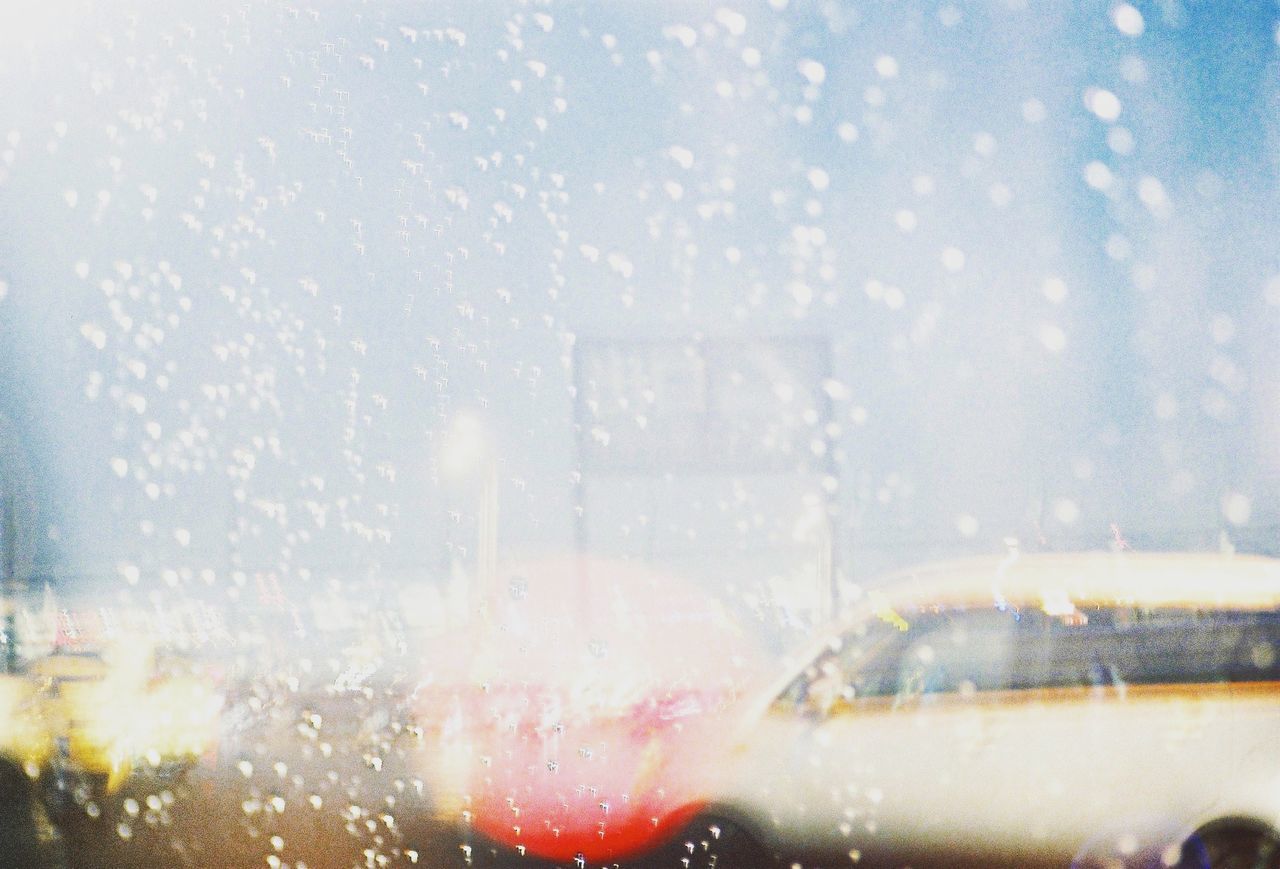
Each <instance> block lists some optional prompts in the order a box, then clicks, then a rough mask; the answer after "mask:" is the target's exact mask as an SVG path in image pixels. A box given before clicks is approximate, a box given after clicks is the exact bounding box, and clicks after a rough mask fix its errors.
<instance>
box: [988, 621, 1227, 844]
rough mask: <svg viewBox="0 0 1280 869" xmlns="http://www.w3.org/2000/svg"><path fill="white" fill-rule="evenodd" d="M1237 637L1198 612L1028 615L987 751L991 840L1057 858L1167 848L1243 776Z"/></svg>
mask: <svg viewBox="0 0 1280 869" xmlns="http://www.w3.org/2000/svg"><path fill="white" fill-rule="evenodd" d="M1232 642H1233V641H1232V640H1231V639H1230V638H1228V637H1224V636H1223V635H1222V633H1221V632H1206V631H1205V630H1203V628H1202V627H1201V626H1200V625H1199V624H1198V623H1197V622H1195V621H1194V617H1193V615H1192V614H1190V613H1187V612H1177V611H1169V612H1162V613H1150V612H1148V613H1145V614H1144V613H1143V612H1141V611H1139V610H1136V609H1134V608H1130V607H1119V606H1107V607H1092V608H1086V609H1083V610H1073V611H1070V612H1065V613H1059V614H1058V615H1054V616H1050V615H1047V614H1045V613H1043V612H1038V613H1037V612H1034V611H1033V612H1028V613H1027V614H1026V615H1025V616H1024V618H1023V619H1022V620H1021V623H1020V624H1019V627H1018V630H1017V632H1016V640H1015V643H1014V645H1015V647H1016V648H1017V649H1018V652H1017V656H1016V657H1017V658H1018V666H1017V672H1016V674H1015V675H1014V678H1012V679H1011V681H1010V685H1009V689H1010V690H1009V691H1007V692H1004V693H1003V694H995V695H992V696H990V697H989V698H987V702H986V704H985V706H986V708H985V712H984V716H983V719H984V723H985V731H984V740H985V743H984V746H983V748H982V750H981V752H980V753H979V756H978V757H977V758H976V760H975V768H976V769H977V770H978V771H979V773H980V775H981V776H982V780H983V781H985V782H987V783H988V785H987V787H986V792H987V794H988V796H987V800H988V804H989V805H990V806H992V807H993V809H994V814H995V815H996V816H993V817H991V818H990V819H989V821H990V824H989V827H990V831H991V833H992V836H993V838H994V839H996V840H999V841H1002V842H1005V843H1007V849H1006V850H1007V851H1008V852H1009V853H1010V854H1012V855H1020V856H1023V857H1027V858H1031V857H1043V858H1044V859H1045V860H1059V859H1061V860H1069V859H1079V860H1088V859H1093V858H1096V859H1100V860H1106V859H1112V858H1117V857H1123V858H1131V857H1133V856H1134V854H1135V853H1138V852H1149V853H1150V854H1151V855H1152V856H1153V858H1154V856H1155V855H1158V854H1159V853H1160V851H1161V850H1162V849H1163V848H1164V847H1166V846H1167V845H1168V844H1169V843H1170V841H1171V840H1172V839H1176V838H1177V837H1178V835H1179V834H1180V831H1182V830H1183V829H1184V827H1185V825H1186V824H1187V823H1188V822H1189V821H1190V820H1191V819H1194V818H1196V817H1199V816H1202V815H1203V814H1205V813H1207V812H1210V811H1211V810H1212V807H1213V805H1214V803H1215V800H1216V799H1217V794H1218V793H1219V792H1220V785H1221V781H1222V780H1223V778H1224V777H1227V776H1230V774H1231V773H1230V770H1231V769H1232V768H1233V764H1234V759H1233V749H1232V747H1231V745H1232V742H1233V740H1232V738H1231V727H1232V722H1231V714H1230V709H1229V704H1228V698H1229V686H1228V684H1227V681H1226V673H1225V672H1224V669H1223V665H1222V662H1221V661H1220V660H1219V659H1220V658H1221V651H1222V649H1223V648H1225V647H1227V646H1229V645H1230V644H1231V643H1232Z"/></svg>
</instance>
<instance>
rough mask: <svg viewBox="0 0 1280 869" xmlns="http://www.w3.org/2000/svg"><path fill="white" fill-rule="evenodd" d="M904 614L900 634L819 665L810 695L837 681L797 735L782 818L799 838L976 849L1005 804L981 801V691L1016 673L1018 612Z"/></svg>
mask: <svg viewBox="0 0 1280 869" xmlns="http://www.w3.org/2000/svg"><path fill="white" fill-rule="evenodd" d="M895 615H896V616H897V617H898V619H899V621H898V623H897V628H896V629H895V631H894V632H893V633H894V636H893V637H892V638H890V639H887V640H884V641H881V642H880V643H879V644H878V645H876V646H875V647H874V648H873V649H872V650H871V651H870V652H867V653H861V654H845V655H843V656H838V657H833V658H832V659H831V660H830V661H828V662H825V663H824V664H819V666H818V667H817V668H816V669H817V670H818V671H819V672H816V673H814V674H813V678H812V679H811V684H810V686H809V689H808V690H809V692H810V696H811V697H812V696H813V695H816V694H821V693H823V691H821V690H817V688H818V686H821V685H822V683H823V680H824V679H825V680H828V681H832V682H834V683H836V684H837V686H838V687H837V688H836V690H835V697H834V699H832V700H831V701H830V702H823V703H819V704H817V705H816V706H815V707H813V708H811V709H810V710H809V711H808V722H807V724H806V726H804V727H803V728H802V729H801V731H800V732H799V733H798V734H797V735H796V737H795V738H793V740H792V743H791V745H792V747H791V749H790V750H791V752H792V758H793V763H794V765H795V766H796V767H797V768H798V769H800V770H803V775H802V776H796V778H797V779H798V780H800V781H799V784H798V786H797V787H796V788H795V794H796V800H795V803H794V804H793V805H790V806H787V807H785V808H784V809H783V810H782V812H783V817H785V819H786V821H785V822H786V823H788V824H791V825H792V829H793V831H794V838H795V839H796V844H797V845H798V846H800V847H802V848H804V849H808V850H820V851H822V852H823V853H826V854H843V855H847V856H850V857H863V856H866V857H869V858H873V859H874V858H876V857H880V856H887V855H890V854H892V855H893V856H894V857H895V858H900V859H913V860H920V859H925V858H927V857H928V856H929V855H930V854H931V853H935V854H936V853H938V852H943V851H945V854H944V855H943V858H944V859H948V860H949V859H954V858H955V857H956V856H957V855H964V854H968V855H971V856H975V857H976V855H978V854H980V853H981V851H982V848H983V846H984V843H985V842H987V841H988V840H989V838H990V837H989V828H990V826H991V819H992V818H993V817H996V816H997V815H998V813H996V812H994V811H993V809H992V807H991V806H989V805H987V804H986V803H985V802H984V801H983V800H981V799H975V787H980V786H981V778H980V773H981V770H980V769H979V768H978V766H977V764H978V763H979V761H980V759H981V757H982V752H983V750H984V747H985V746H986V744H987V722H986V720H985V712H984V708H983V706H982V704H980V703H978V702H975V701H976V698H978V697H979V695H981V694H982V693H983V692H987V691H990V690H994V689H997V688H999V687H1001V686H1002V685H1003V684H1004V682H1005V680H1006V678H1007V675H1006V674H1007V670H1008V665H1009V651H1010V649H1009V640H1010V637H1011V626H1012V625H1013V623H1014V621H1015V618H1016V616H1015V614H1014V613H1011V612H1006V611H1000V610H996V609H994V608H993V609H991V610H990V611H987V610H980V611H966V610H950V611H942V612H911V613H900V614H895ZM850 645H852V643H850ZM832 663H834V664H836V666H830V665H831V664H832ZM824 667H825V668H826V670H827V672H825V673H824V672H821V671H822V670H823V669H824ZM825 690H827V691H830V690H831V689H825Z"/></svg>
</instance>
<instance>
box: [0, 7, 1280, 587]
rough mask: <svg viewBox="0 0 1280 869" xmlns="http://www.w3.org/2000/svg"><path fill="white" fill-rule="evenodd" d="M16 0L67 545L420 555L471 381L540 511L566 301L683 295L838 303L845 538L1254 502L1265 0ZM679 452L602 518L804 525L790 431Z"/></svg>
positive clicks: (430, 551)
mask: <svg viewBox="0 0 1280 869" xmlns="http://www.w3.org/2000/svg"><path fill="white" fill-rule="evenodd" d="M0 16H8V19H9V20H8V21H4V20H3V18H0V34H3V35H0V47H3V49H4V50H3V52H0V54H2V57H0V82H2V83H3V86H4V89H5V92H6V99H5V106H4V109H3V110H2V111H0V136H3V137H4V138H3V141H0V246H2V250H3V256H2V257H0V280H3V282H4V283H3V284H0V287H2V289H0V334H2V335H3V342H2V343H0V408H3V411H4V413H5V414H6V415H7V416H8V417H9V418H10V419H11V420H13V421H14V422H15V427H16V428H17V429H19V430H20V431H22V432H23V433H24V436H23V440H24V448H25V451H26V452H27V453H29V456H30V462H31V463H32V464H33V465H34V466H35V467H36V468H38V476H39V478H40V480H41V496H40V505H39V513H40V517H41V523H42V527H43V526H49V525H52V526H56V528H55V529H54V533H55V536H56V537H57V540H56V541H54V542H51V543H47V544H45V550H46V554H45V558H46V560H48V561H49V562H50V563H54V564H56V565H58V569H59V570H61V571H63V572H64V573H67V574H76V575H82V576H84V577H86V578H90V579H92V580H93V581H97V582H106V583H116V582H121V581H123V582H126V583H128V582H131V581H133V579H134V578H135V577H143V579H142V580H140V581H142V582H144V583H145V582H155V583H158V584H161V585H164V586H173V587H186V586H188V585H190V586H192V587H193V588H201V587H204V588H208V589H214V590H218V589H221V588H222V585H223V584H226V583H230V582H232V581H231V580H229V579H228V576H229V575H230V574H231V572H232V571H234V570H236V569H239V570H243V571H246V572H248V573H253V572H260V571H270V572H274V573H276V574H277V575H279V576H280V577H281V578H283V579H285V580H286V581H289V582H294V581H296V582H299V583H303V584H306V583H313V584H314V583H324V582H327V581H330V580H338V581H341V580H345V579H347V578H349V577H352V576H369V575H378V574H382V573H385V574H387V575H392V574H394V575H397V576H422V577H428V578H439V577H441V576H443V575H445V574H447V573H448V570H449V566H450V564H451V562H454V561H457V562H459V563H463V564H467V563H470V561H471V560H472V559H474V549H475V538H476V531H475V527H474V526H475V522H476V512H477V490H478V485H477V484H476V483H475V481H474V480H468V479H458V480H452V481H451V480H449V479H446V478H445V477H444V476H442V475H441V474H440V469H439V467H438V461H437V460H438V455H439V450H440V445H441V443H442V441H443V439H444V438H445V433H446V432H447V431H448V429H449V426H450V425H451V423H452V422H453V421H454V420H456V418H457V417H458V415H459V414H462V413H470V414H474V415H476V416H478V417H480V418H481V419H483V420H484V424H485V426H486V427H487V429H488V430H489V431H490V432H491V434H492V445H493V449H494V452H495V455H496V457H497V460H498V470H499V493H500V494H499V500H500V504H501V522H500V539H501V549H502V552H503V553H504V554H506V555H519V554H526V553H529V552H557V551H563V550H565V549H567V548H568V547H570V546H571V545H572V539H573V538H572V533H573V532H572V528H573V508H574V502H573V498H574V492H575V489H574V486H573V475H574V473H575V471H577V470H578V469H579V461H578V455H577V451H576V438H577V436H578V434H579V433H578V432H576V431H575V429H574V402H573V397H572V394H571V384H572V379H571V372H570V363H571V357H572V348H573V345H574V342H575V341H576V340H578V339H579V338H588V337H594V338H599V337H601V336H604V337H614V338H636V337H647V338H654V337H661V338H673V339H681V338H684V337H687V336H689V335H691V334H694V333H706V334H708V335H711V336H719V337H721V338H726V337H727V338H759V337H760V336H779V335H800V336H806V337H808V338H815V337H816V338H818V339H820V340H822V341H824V342H829V344H830V347H831V348H832V349H831V371H830V372H829V374H830V379H831V381H832V384H829V386H830V387H831V390H830V391H831V395H832V414H833V419H834V421H835V423H836V425H837V428H835V429H833V430H832V431H831V432H829V433H828V434H830V435H832V441H833V449H835V450H836V453H835V456H836V459H837V461H836V463H835V466H834V467H835V470H836V472H837V473H836V476H837V478H838V491H837V493H836V495H835V499H836V503H837V504H838V506H839V522H840V527H839V533H838V539H839V547H840V548H841V550H842V553H843V554H842V560H843V562H844V563H845V565H846V569H848V570H849V571H850V572H853V573H856V574H858V575H862V573H863V572H865V571H867V570H870V569H873V568H878V567H883V566H890V565H892V564H896V563H900V562H902V561H912V560H918V559H919V558H923V557H932V556H935V555H944V554H949V553H952V552H959V551H965V550H980V551H989V550H990V549H992V548H998V547H1000V546H1002V545H1003V543H1002V542H1001V541H1002V540H1003V539H1004V538H1006V537H1010V536H1013V537H1017V538H1019V539H1020V540H1023V541H1026V542H1028V543H1030V544H1032V545H1037V546H1043V547H1048V548H1061V547H1076V546H1083V547H1087V548H1095V547H1099V546H1106V545H1108V543H1109V542H1111V541H1112V540H1113V538H1114V536H1115V535H1116V534H1119V535H1122V536H1125V537H1126V538H1127V539H1129V540H1130V541H1131V542H1132V543H1133V544H1134V545H1139V546H1148V547H1153V548H1169V547H1174V548H1177V547H1205V546H1218V545H1221V543H1222V540H1223V539H1226V540H1227V541H1228V542H1232V543H1236V544H1238V545H1242V546H1249V547H1255V548H1256V547H1257V546H1259V545H1265V543H1260V542H1259V541H1264V542H1265V540H1266V539H1268V534H1269V533H1270V536H1271V537H1274V534H1273V533H1271V532H1274V529H1275V525H1276V522H1277V517H1278V515H1280V513H1278V510H1280V498H1278V497H1277V494H1276V485H1277V477H1278V474H1277V471H1278V470H1280V448H1278V447H1277V441H1278V440H1280V431H1278V430H1277V426H1276V424H1275V420H1276V418H1277V402H1280V387H1278V386H1277V384H1278V383H1280V376H1278V374H1277V371H1278V369H1280V365H1278V360H1277V354H1276V350H1275V348H1276V347H1277V346H1280V341H1278V338H1280V334H1278V333H1280V329H1278V327H1277V323H1278V318H1280V260H1278V257H1277V254H1278V253H1280V251H1278V250H1277V242H1276V237H1277V233H1276V231H1275V230H1276V227H1277V218H1278V217H1280V214H1277V204H1278V200H1277V189H1276V178H1277V169H1280V148H1278V142H1280V139H1278V138H1277V120H1276V119H1277V117H1280V114H1277V108H1278V104H1277V99H1278V97H1277V95H1278V93H1280V88H1278V86H1277V75H1276V71H1277V68H1276V52H1277V20H1278V19H1280V14H1278V11H1277V6H1276V4H1275V3H1274V2H1264V0H1256V2H1239V3H1231V4H1222V3H1210V2H1195V3H1193V2H1179V0H1164V2H1152V3H1137V4H1135V5H1133V6H1130V5H1128V4H1114V3H1110V2H1081V3H1074V4H1028V3H1025V2H1021V0H992V2H970V3H954V4H945V3H943V4H939V3H931V2H915V0H902V2H872V3H859V4H846V3H836V2H804V0H791V2H789V3H787V2H782V0H772V2H749V3H738V2H725V3H723V4H718V3H709V4H703V3H682V2H657V0H655V2H630V3H626V2H613V3H601V4H596V3H568V2H564V3H561V2H514V0H513V2H496V0H495V2H459V3H447V2H430V3H408V2H404V3H392V2H389V3H373V2H370V3H310V4H308V3H300V4H296V5H295V4H291V3H281V2H251V3H244V4H238V5H235V6H234V7H232V6H226V7H223V6H220V5H219V6H207V5H205V4H194V3H123V4H115V3H113V4H96V5H94V4H83V5H81V4H71V3H58V2H54V3H39V4H37V3H26V4H22V3H19V4H16V5H12V6H10V7H8V8H7V9H6V11H5V12H0ZM663 470H664V469H663V468H661V467H655V468H654V469H653V473H652V474H650V475H638V476H637V475H630V476H628V477H626V478H619V477H617V476H610V475H609V474H603V473H601V474H594V475H589V480H588V483H587V485H586V486H585V487H584V489H583V490H582V491H583V492H585V497H586V498H587V502H588V511H589V518H590V522H589V528H590V544H591V546H592V547H593V548H597V549H600V550H604V551H611V552H614V553H619V552H621V553H627V554H633V555H639V556H647V557H661V556H663V554H664V553H666V554H667V555H668V556H670V557H671V558H673V559H677V560H680V559H683V561H684V562H687V565H691V566H689V569H690V570H692V571H694V572H701V573H702V574H706V575H711V576H715V575H716V574H717V573H719V574H721V575H723V573H724V572H725V571H726V570H727V569H732V570H739V569H740V566H741V565H751V564H754V565H755V568H756V569H758V570H762V571H764V572H765V573H771V574H773V575H775V577H776V576H782V577H783V578H784V579H785V576H786V575H788V571H793V572H794V571H798V572H800V573H803V572H804V571H805V570H808V569H809V567H808V565H809V563H810V562H811V561H812V558H813V552H812V550H813V541H812V540H811V539H810V538H809V537H808V536H806V535H807V534H808V532H807V531H806V530H805V527H804V516H805V511H806V510H808V509H810V508H811V507H812V504H813V497H814V493H815V492H816V491H818V486H819V483H820V479H819V477H820V474H814V473H808V472H804V473H796V474H790V473H781V474H779V473H769V474H760V475H751V474H738V475H724V474H712V473H706V474H699V473H690V472H688V471H684V472H681V473H680V474H677V475H675V476H672V477H670V478H664V476H663ZM806 504H808V505H809V506H808V507H806ZM639 528H646V529H657V530H656V531H654V530H650V531H647V532H646V533H645V534H644V535H640V534H639V533H638V532H637V533H633V531H634V529H639ZM1113 528H1114V529H1115V530H1113ZM45 530H46V531H47V529H45ZM691 532H692V533H691ZM42 533H44V532H43V531H42ZM1224 534H1225V535H1226V537H1225V538H1223V535H1224ZM46 536H47V535H46ZM641 536H643V537H644V540H645V542H644V543H643V545H641V544H640V543H637V542H636V541H637V539H638V538H639V537H641ZM797 565H800V566H799V567H797ZM730 566H732V567H730ZM742 569H745V568H742ZM135 571H136V573H135ZM202 571H204V572H203V573H202ZM202 576H203V577H204V578H203V579H202ZM765 578H767V577H765ZM82 581H88V580H82Z"/></svg>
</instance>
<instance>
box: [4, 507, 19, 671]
mask: <svg viewBox="0 0 1280 869" xmlns="http://www.w3.org/2000/svg"><path fill="white" fill-rule="evenodd" d="M17 528H18V522H17V517H16V516H14V512H13V498H12V497H10V496H8V495H3V496H0V553H2V554H0V583H3V591H4V672H6V673H16V672H17V670H18V570H17V568H18V541H17Z"/></svg>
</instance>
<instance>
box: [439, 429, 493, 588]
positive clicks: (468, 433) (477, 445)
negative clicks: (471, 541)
mask: <svg viewBox="0 0 1280 869" xmlns="http://www.w3.org/2000/svg"><path fill="white" fill-rule="evenodd" d="M439 460H440V471H441V473H443V474H444V475H445V476H446V477H449V478H452V479H457V480H470V479H477V478H478V479H479V482H480V500H479V504H478V509H477V515H476V532H477V533H476V538H477V539H476V575H475V594H476V596H477V597H478V598H479V603H480V606H481V607H482V608H483V609H485V610H487V609H488V608H489V606H490V604H491V602H492V601H493V599H494V596H495V594H496V586H497V581H498V462H497V458H496V456H495V455H494V452H493V444H492V442H491V439H490V437H489V435H488V433H487V432H486V431H485V429H484V426H483V425H482V423H481V422H480V420H479V419H477V418H476V417H474V416H472V415H470V414H461V415H459V416H458V417H457V418H455V419H454V421H453V424H452V425H451V426H450V428H449V432H448V434H447V435H446V437H445V440H444V443H443V444H442V446H441V450H440V455H439Z"/></svg>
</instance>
